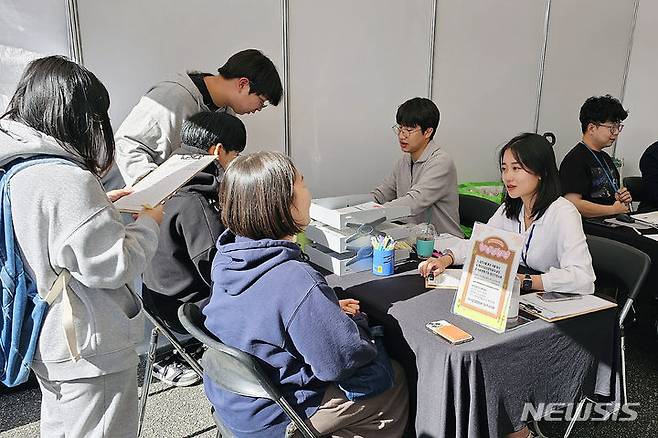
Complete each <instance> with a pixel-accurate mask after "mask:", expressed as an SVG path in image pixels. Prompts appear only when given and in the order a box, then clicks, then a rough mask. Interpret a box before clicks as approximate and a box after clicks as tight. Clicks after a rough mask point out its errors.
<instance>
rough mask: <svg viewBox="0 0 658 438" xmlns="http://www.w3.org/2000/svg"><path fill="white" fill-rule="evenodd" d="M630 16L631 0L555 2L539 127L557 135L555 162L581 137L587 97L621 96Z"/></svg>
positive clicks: (562, 0) (631, 10) (566, 0)
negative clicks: (581, 119)
mask: <svg viewBox="0 0 658 438" xmlns="http://www.w3.org/2000/svg"><path fill="white" fill-rule="evenodd" d="M632 18H633V1H630V0H628V1H605V2H602V1H601V0H577V1H574V0H553V2H552V6H551V21H550V28H549V39H548V48H547V52H546V67H545V70H544V91H543V95H542V102H541V111H540V123H539V130H540V132H543V131H552V132H554V133H555V134H556V136H557V144H556V150H555V152H556V155H557V160H558V163H559V162H560V161H562V158H563V157H564V155H565V154H566V153H567V152H569V150H570V149H571V148H572V147H573V146H574V145H575V144H576V143H577V142H578V141H579V140H580V138H581V136H582V132H581V129H580V122H579V121H578V113H579V112H580V107H581V106H582V104H583V103H584V102H585V100H586V99H587V98H588V97H590V96H595V95H602V94H606V93H609V94H612V95H613V96H615V97H619V94H620V92H621V84H622V77H623V74H624V67H625V65H626V54H627V51H628V41H629V36H630V30H631V22H632ZM611 152H612V151H611Z"/></svg>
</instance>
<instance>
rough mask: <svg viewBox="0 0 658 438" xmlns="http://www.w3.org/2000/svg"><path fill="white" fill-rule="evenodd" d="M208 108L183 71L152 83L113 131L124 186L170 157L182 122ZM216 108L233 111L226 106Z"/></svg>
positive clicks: (178, 140) (178, 139) (176, 142)
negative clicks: (154, 83)
mask: <svg viewBox="0 0 658 438" xmlns="http://www.w3.org/2000/svg"><path fill="white" fill-rule="evenodd" d="M208 110H209V108H208V107H207V106H206V105H205V104H204V103H203V96H202V95H201V92H200V91H199V89H198V88H197V87H196V85H194V82H192V79H190V77H189V76H188V75H187V74H186V73H179V74H177V75H176V76H175V77H174V78H172V79H170V80H167V81H164V82H160V83H159V84H156V85H154V86H153V87H152V88H151V89H150V90H149V91H148V92H147V93H146V94H145V95H144V96H142V98H141V99H140V100H139V102H138V103H137V105H135V107H134V108H133V109H132V110H131V111H130V114H128V116H127V117H126V118H125V120H124V121H123V123H122V124H121V126H120V127H119V129H118V130H117V132H116V136H115V140H116V157H115V159H116V163H117V166H118V167H119V171H120V172H121V176H122V177H123V179H124V181H125V183H126V185H129V186H130V185H133V184H134V183H135V182H136V181H138V180H139V179H141V178H143V177H144V176H146V175H147V174H148V173H149V172H151V171H152V170H153V169H155V168H156V167H158V166H159V165H160V164H162V163H163V162H164V161H165V160H166V159H167V158H169V156H170V155H171V153H172V152H173V151H174V150H176V149H178V148H179V147H180V146H181V139H180V130H181V127H182V125H183V122H184V121H185V120H186V119H188V118H189V117H190V116H191V115H193V114H196V113H197V112H199V111H208ZM218 111H229V112H230V113H231V114H232V113H233V112H232V110H230V109H228V108H220V109H219V110H218Z"/></svg>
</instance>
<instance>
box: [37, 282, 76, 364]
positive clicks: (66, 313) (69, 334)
mask: <svg viewBox="0 0 658 438" xmlns="http://www.w3.org/2000/svg"><path fill="white" fill-rule="evenodd" d="M70 279H71V273H70V272H69V271H68V270H67V269H62V272H60V273H59V275H58V276H57V279H56V280H55V282H54V283H53V285H52V287H51V288H50V290H49V291H48V293H47V294H46V296H45V297H43V299H44V301H46V302H47V303H48V305H49V306H50V305H51V304H52V303H53V302H54V301H55V300H56V299H57V297H58V296H59V295H60V294H62V326H63V327H64V335H65V337H66V345H67V346H68V347H69V353H70V354H71V359H73V360H74V361H76V362H77V361H78V360H80V351H79V350H78V339H77V336H76V334H75V326H74V325H73V306H71V297H70V295H69V294H70V289H69V286H68V283H69V280H70Z"/></svg>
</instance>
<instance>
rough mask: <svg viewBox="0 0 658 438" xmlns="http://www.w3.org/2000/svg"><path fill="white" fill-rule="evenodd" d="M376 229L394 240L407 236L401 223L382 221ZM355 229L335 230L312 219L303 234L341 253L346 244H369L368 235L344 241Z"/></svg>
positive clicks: (406, 230)
mask: <svg viewBox="0 0 658 438" xmlns="http://www.w3.org/2000/svg"><path fill="white" fill-rule="evenodd" d="M377 230H379V231H381V232H383V233H386V234H388V235H389V236H391V237H392V238H393V239H394V240H404V239H406V238H407V237H409V229H408V228H407V227H405V226H403V225H398V224H392V223H390V222H384V223H382V224H379V225H377ZM355 231H356V229H352V228H345V229H342V230H337V229H336V228H333V227H330V226H329V225H326V224H323V223H321V222H318V221H312V222H311V223H310V224H309V226H308V227H307V228H306V231H305V234H306V237H307V238H309V239H310V240H312V241H313V242H315V243H319V244H320V245H322V246H325V247H327V248H329V249H330V250H332V251H335V252H339V253H343V252H347V251H349V250H348V249H347V245H351V246H354V247H356V248H361V247H363V246H370V244H371V243H370V236H369V235H366V236H361V237H359V238H358V239H355V240H353V241H351V242H350V243H349V244H348V243H345V241H346V240H347V238H348V237H350V236H351V235H352V234H354V232H355Z"/></svg>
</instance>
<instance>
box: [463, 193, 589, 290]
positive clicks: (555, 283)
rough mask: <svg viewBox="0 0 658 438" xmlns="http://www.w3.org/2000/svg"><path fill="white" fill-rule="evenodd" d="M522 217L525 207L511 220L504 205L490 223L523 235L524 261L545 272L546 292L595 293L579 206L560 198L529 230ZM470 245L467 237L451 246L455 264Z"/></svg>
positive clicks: (464, 255)
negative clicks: (577, 208) (453, 246)
mask: <svg viewBox="0 0 658 438" xmlns="http://www.w3.org/2000/svg"><path fill="white" fill-rule="evenodd" d="M523 216H524V208H523V206H522V207H521V211H520V212H519V217H518V218H517V219H509V218H508V217H507V216H506V215H505V204H503V205H501V206H500V208H498V210H497V211H496V213H494V215H493V216H492V217H491V219H489V222H487V225H489V226H492V227H495V228H499V229H501V230H505V231H511V232H516V233H520V234H522V235H523V236H524V255H525V260H526V262H527V265H528V267H529V268H532V269H534V270H536V271H540V272H544V274H541V280H542V283H543V284H544V290H545V291H547V292H571V293H580V294H592V293H594V280H595V279H596V276H595V275H594V269H593V268H592V256H591V255H590V253H589V249H588V247H587V242H586V240H585V233H584V232H583V223H582V220H581V217H580V213H578V210H576V207H575V206H574V205H573V204H572V203H571V202H570V201H568V200H566V199H565V198H563V197H559V198H558V199H556V200H555V201H554V202H553V203H552V204H551V205H550V206H549V207H548V208H547V209H546V212H544V214H543V216H542V217H540V218H539V219H537V220H536V221H534V222H533V223H532V224H530V227H529V228H528V229H526V228H525V223H524V221H523ZM528 239H530V242H529V243H528ZM526 245H527V250H526ZM468 247H469V245H468V241H467V240H464V241H462V242H460V243H459V245H457V246H456V247H455V248H454V249H453V248H451V249H452V252H453V253H454V256H455V264H463V263H464V262H465V260H466V255H467V252H468ZM521 263H523V261H522V262H521Z"/></svg>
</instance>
